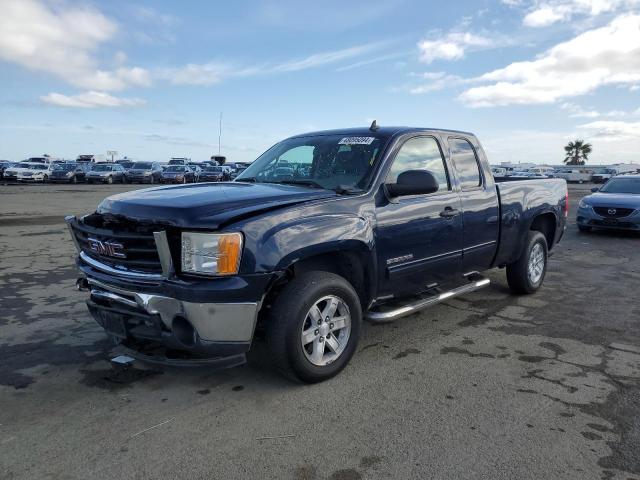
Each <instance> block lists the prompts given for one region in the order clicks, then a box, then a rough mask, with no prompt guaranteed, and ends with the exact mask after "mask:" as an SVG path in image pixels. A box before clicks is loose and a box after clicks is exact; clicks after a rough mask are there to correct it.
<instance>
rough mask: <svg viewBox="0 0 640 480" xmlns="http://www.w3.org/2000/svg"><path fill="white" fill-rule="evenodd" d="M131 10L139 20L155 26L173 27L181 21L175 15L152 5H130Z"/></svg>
mask: <svg viewBox="0 0 640 480" xmlns="http://www.w3.org/2000/svg"><path fill="white" fill-rule="evenodd" d="M130 11H131V13H132V15H133V17H134V18H135V19H136V20H138V21H139V22H143V23H150V24H152V25H154V26H158V25H160V26H164V27H173V26H175V25H177V24H178V23H180V22H179V21H178V19H177V18H176V17H174V16H173V15H168V14H166V13H162V12H159V11H158V10H155V9H154V8H151V7H146V6H142V5H132V6H130Z"/></svg>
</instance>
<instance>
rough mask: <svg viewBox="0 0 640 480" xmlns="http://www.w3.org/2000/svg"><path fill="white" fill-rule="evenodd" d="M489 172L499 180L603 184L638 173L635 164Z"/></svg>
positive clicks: (508, 168)
mask: <svg viewBox="0 0 640 480" xmlns="http://www.w3.org/2000/svg"><path fill="white" fill-rule="evenodd" d="M491 172H492V173H493V175H494V176H495V177H499V178H507V177H508V178H509V179H512V180H513V179H516V178H532V177H538V178H562V179H564V180H566V181H567V182H568V183H590V182H593V183H605V182H606V181H607V180H609V179H610V178H612V177H615V176H618V175H624V174H635V173H640V168H639V166H638V165H635V164H625V165H622V164H619V165H611V166H609V167H587V166H584V165H573V166H571V165H567V166H564V167H551V166H545V165H542V166H534V167H528V168H518V167H513V166H493V167H491Z"/></svg>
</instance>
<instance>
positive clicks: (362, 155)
mask: <svg viewBox="0 0 640 480" xmlns="http://www.w3.org/2000/svg"><path fill="white" fill-rule="evenodd" d="M567 208H568V196H567V186H566V183H565V181H564V180H560V179H529V180H521V181H513V182H505V183H496V181H495V180H494V178H493V176H492V174H491V170H490V167H489V164H488V162H487V158H486V156H485V153H484V151H483V149H482V147H481V146H480V143H479V142H478V140H477V138H476V137H475V136H474V135H472V134H470V133H464V132H459V131H452V130H436V129H423V128H406V127H402V128H391V127H385V128H380V127H377V126H376V125H375V123H374V125H372V126H371V127H370V128H368V129H367V128H359V129H345V130H334V131H323V132H316V133H308V134H304V135H298V136H294V137H291V138H288V139H286V140H284V141H282V142H280V143H277V144H276V145H274V146H273V147H271V148H270V149H269V150H267V151H266V152H265V153H264V154H262V155H261V156H260V157H259V158H258V159H257V160H255V161H254V162H253V163H252V164H251V166H249V167H248V168H247V169H246V170H245V171H244V172H242V173H241V174H240V175H239V176H238V177H237V178H236V179H235V181H233V182H223V183H201V184H193V185H181V186H166V187H157V188H149V189H144V190H137V191H131V192H128V193H123V194H119V195H115V196H112V197H109V198H107V199H106V200H104V201H103V202H102V203H101V204H100V205H99V206H98V208H97V210H96V211H95V212H94V213H92V214H90V215H86V216H84V217H82V218H76V217H75V216H68V217H66V221H67V223H68V225H69V228H70V230H71V234H72V238H73V241H74V242H75V245H76V248H77V250H78V257H77V265H78V267H79V269H80V271H81V277H80V278H79V279H78V287H79V288H80V289H81V290H88V291H89V293H90V296H89V298H88V300H87V305H88V307H89V311H90V312H91V314H92V315H93V317H94V318H95V320H96V321H97V322H98V323H99V324H100V325H101V326H102V327H103V328H104V329H105V330H106V331H107V333H108V334H109V335H110V336H112V337H113V338H114V339H115V340H116V342H117V343H118V344H120V345H122V346H123V347H125V348H126V349H128V351H130V352H132V355H133V356H134V357H137V358H140V359H143V360H148V361H158V360H162V361H164V362H165V363H169V364H171V363H180V364H182V363H185V362H187V363H188V362H191V363H194V364H197V363H207V364H211V365H216V366H218V367H223V366H224V367H228V366H233V365H237V364H240V363H242V362H244V360H245V353H246V352H247V351H248V350H249V349H250V347H251V344H252V341H253V339H254V336H255V335H256V333H257V332H258V333H260V334H261V335H262V334H264V336H265V337H266V341H267V343H268V345H269V348H270V350H271V353H272V356H273V359H274V364H275V365H276V366H277V368H278V369H279V370H281V371H282V372H283V373H285V374H286V375H288V376H289V377H291V378H294V379H297V380H301V381H303V382H318V381H322V380H324V379H327V378H329V377H331V376H333V375H335V374H337V373H338V372H339V371H340V370H341V369H342V368H344V367H345V365H346V364H347V363H348V362H349V360H350V358H351V356H352V355H353V353H354V352H355V350H356V346H357V343H358V337H359V335H360V330H361V325H362V322H363V320H368V321H371V322H389V321H393V320H395V319H397V318H400V317H402V316H405V315H409V314H411V313H414V312H416V311H419V310H421V309H423V308H425V307H427V306H429V305H432V304H434V303H436V302H439V301H442V300H445V299H447V298H451V297H453V296H455V295H460V294H464V293H467V292H470V291H473V290H476V289H478V288H481V287H483V286H486V285H487V284H488V283H489V280H488V279H487V278H485V277H483V276H482V273H481V272H483V271H484V270H488V269H491V268H495V267H506V274H507V280H508V283H509V286H510V287H511V289H512V290H513V292H515V293H518V294H526V293H533V292H535V291H536V290H537V289H538V288H540V286H541V285H542V282H543V280H544V277H545V272H546V268H547V257H548V254H549V251H550V250H551V249H552V248H554V246H555V245H556V244H557V243H558V241H559V240H560V238H561V237H562V234H563V232H564V228H565V219H566V215H567Z"/></svg>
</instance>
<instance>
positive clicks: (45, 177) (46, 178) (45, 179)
mask: <svg viewBox="0 0 640 480" xmlns="http://www.w3.org/2000/svg"><path fill="white" fill-rule="evenodd" d="M48 181H49V176H48V175H45V176H44V177H42V183H47V182H48Z"/></svg>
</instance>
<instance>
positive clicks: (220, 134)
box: [218, 112, 222, 156]
mask: <svg viewBox="0 0 640 480" xmlns="http://www.w3.org/2000/svg"><path fill="white" fill-rule="evenodd" d="M221 138H222V112H220V123H219V124H218V156H220V139H221Z"/></svg>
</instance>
